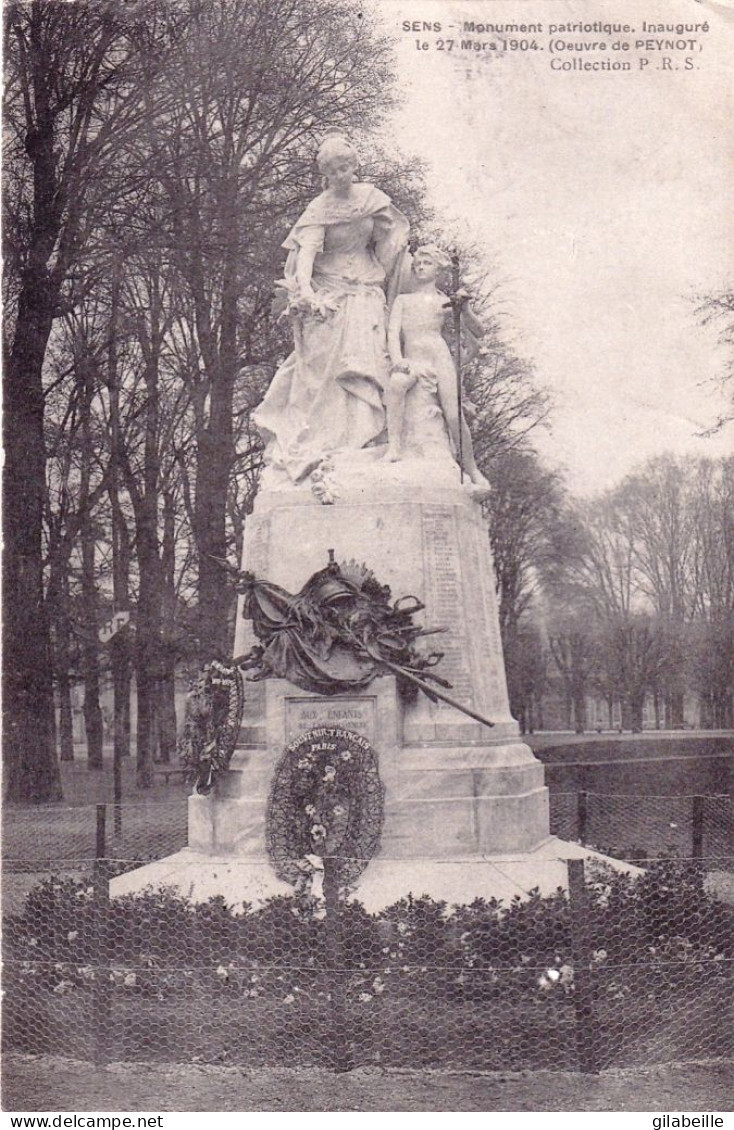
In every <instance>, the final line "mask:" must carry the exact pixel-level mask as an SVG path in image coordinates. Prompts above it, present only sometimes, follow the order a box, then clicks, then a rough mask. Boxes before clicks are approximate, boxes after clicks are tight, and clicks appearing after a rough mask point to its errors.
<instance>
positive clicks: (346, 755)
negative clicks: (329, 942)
mask: <svg viewBox="0 0 734 1130" xmlns="http://www.w3.org/2000/svg"><path fill="white" fill-rule="evenodd" d="M383 799H384V790H383V787H382V783H381V781H380V775H379V772H378V766H377V757H376V755H375V753H374V750H373V749H372V747H371V746H370V745H369V743H368V742H367V741H366V740H365V739H364V738H362V737H360V735H359V734H355V733H353V732H352V731H351V730H342V729H339V728H323V729H316V730H310V731H309V732H308V733H306V734H303V735H302V736H301V737H300V738H298V739H297V740H296V741H294V742H291V744H290V745H289V746H287V748H286V750H285V752H284V754H283V757H282V758H281V760H280V762H279V763H278V765H277V767H276V770H275V775H274V777H273V785H272V789H271V793H270V800H269V803H268V812H267V838H268V851H269V853H270V858H271V860H272V862H273V866H274V867H275V870H276V871H277V873H278V875H279V876H280V878H281V879H284V880H285V881H286V882H288V883H292V884H294V886H296V887H300V885H301V884H302V882H303V877H304V872H308V871H309V869H311V870H313V868H314V866H319V865H320V864H321V861H322V860H324V859H326V860H328V861H329V862H330V863H331V864H332V866H333V867H334V870H335V872H336V877H337V881H338V884H339V886H340V888H343V887H346V886H349V885H350V884H352V883H354V881H355V880H356V879H357V878H358V877H359V876H360V875H361V874H362V872H363V871H364V869H365V867H366V866H367V864H368V863H369V861H370V859H371V858H372V856H373V855H374V853H375V851H376V849H377V845H378V843H379V840H380V832H381V830H382V818H383ZM315 860H316V861H317V862H316V864H314V861H315Z"/></svg>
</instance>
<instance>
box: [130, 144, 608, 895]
mask: <svg viewBox="0 0 734 1130" xmlns="http://www.w3.org/2000/svg"><path fill="white" fill-rule="evenodd" d="M318 164H319V167H320V169H321V171H322V173H323V174H324V177H325V179H326V187H325V190H324V191H323V192H322V193H321V194H320V195H319V196H318V197H317V198H316V199H315V200H314V201H313V202H312V203H311V204H310V205H309V206H308V208H307V209H306V210H305V212H304V213H303V215H302V216H301V217H300V219H299V220H298V222H297V223H296V225H295V226H294V228H293V230H292V231H291V233H290V235H289V236H288V238H287V240H286V242H285V245H284V246H285V248H286V249H287V251H288V259H287V264H286V271H285V278H284V279H283V280H282V282H281V283H280V284H279V285H280V289H281V293H282V305H283V316H284V317H287V318H288V319H289V320H290V322H291V325H292V330H293V339H294V350H293V352H292V354H291V355H290V356H289V357H288V359H287V360H286V361H285V362H284V363H283V365H282V366H281V367H280V369H279V370H278V371H277V373H276V374H275V376H274V378H273V381H272V383H271V385H270V388H269V390H268V392H267V394H266V396H265V398H264V400H263V402H262V404H261V405H260V407H259V409H258V410H257V412H256V414H255V422H256V424H257V426H258V427H259V429H260V431H261V433H262V435H263V437H264V439H265V442H266V450H265V469H264V473H263V477H262V483H261V488H260V491H259V494H258V496H257V500H256V503H255V507H254V511H253V514H252V515H251V517H249V518H248V520H247V523H246V529H245V539H244V551H243V560H242V563H241V565H242V568H241V571H240V572H239V574H238V581H239V585H240V591H241V593H242V595H241V597H240V605H239V608H238V617H237V637H236V641H235V648H234V654H235V657H236V660H237V661H238V662H243V663H244V667H245V675H248V673H249V674H250V676H252V673H253V671H255V673H256V674H257V675H258V676H260V677H259V678H258V679H257V681H245V683H244V689H245V704H244V717H243V722H242V726H241V729H240V732H239V738H238V740H237V743H236V749H235V751H234V754H233V756H232V758H231V761H230V762H229V766H228V768H226V769H224V768H222V769H221V770H220V771H219V772H218V773H217V774H216V775H215V778H214V783H213V787H211V788H209V784H211V781H210V780H209V779H207V788H206V790H204V791H202V792H199V793H195V794H194V795H193V796H192V797H191V798H190V802H189V842H188V847H187V848H186V849H185V850H184V851H182V852H179V853H177V854H176V855H175V856H173V857H169V859H168V860H162V861H159V862H158V863H155V864H150V865H149V866H147V867H144V868H140V869H138V870H137V871H135V872H131V873H130V874H129V875H126V876H121V877H120V878H119V879H116V880H115V881H114V884H113V893H122V892H123V891H128V890H132V889H139V888H140V887H141V886H144V885H146V884H148V883H168V884H174V885H176V886H178V887H180V888H181V889H183V890H184V891H185V892H187V893H190V894H191V895H192V896H193V897H194V898H196V899H204V898H208V897H209V896H210V895H213V894H223V895H224V896H225V897H226V898H227V900H228V901H229V902H231V903H232V904H234V905H237V904H240V903H242V902H243V901H246V902H255V903H257V902H261V901H262V900H264V899H266V898H268V897H269V896H271V895H275V894H288V893H292V891H293V889H294V885H293V876H294V874H295V873H296V872H298V871H299V869H300V874H301V876H302V877H303V876H305V877H306V878H307V879H308V878H309V876H310V880H311V881H312V882H316V881H317V880H318V877H319V872H320V871H322V870H323V860H324V858H325V857H326V856H328V855H329V854H330V853H331V852H333V853H334V854H338V853H339V852H340V851H341V853H342V854H345V851H346V848H345V846H344V845H345V844H348V843H351V842H352V841H350V840H349V831H348V827H347V826H348V825H349V824H350V821H351V822H352V832H353V833H354V828H355V827H356V824H355V821H356V822H357V823H359V821H361V824H360V829H361V831H360V832H359V835H357V834H356V833H354V836H353V839H354V842H355V843H357V845H358V846H357V848H354V847H352V848H351V849H350V850H352V851H354V852H356V853H357V854H360V853H361V854H362V856H363V858H362V859H361V862H360V865H359V866H358V867H355V868H353V872H354V873H353V874H352V880H351V882H350V886H349V893H350V894H351V895H353V897H355V898H358V899H360V900H361V901H362V902H364V903H365V905H366V906H367V908H368V909H376V908H379V907H381V906H384V905H388V904H389V903H391V902H393V901H395V900H396V899H398V898H400V897H402V896H405V895H407V894H408V893H409V892H412V893H413V894H414V895H421V894H428V895H431V896H432V897H434V898H437V899H445V900H446V901H447V902H449V903H466V902H471V901H472V900H473V899H474V898H476V897H478V896H481V897H484V898H490V897H493V896H494V897H497V898H502V899H505V900H509V899H510V898H512V897H513V896H515V895H521V896H524V895H527V893H528V892H529V891H530V890H531V889H533V888H536V887H537V888H540V889H541V891H542V892H543V893H550V892H551V891H553V890H555V889H556V888H557V887H559V886H563V885H564V884H565V881H566V868H565V866H564V864H563V863H562V860H564V859H567V858H570V857H573V856H584V855H588V854H590V853H589V852H587V851H586V850H585V849H583V848H581V847H579V846H578V845H575V844H563V843H561V842H560V841H559V840H557V839H556V838H555V837H552V836H551V835H550V833H549V824H548V792H547V789H546V788H545V785H544V774H543V767H542V765H541V764H540V763H539V762H538V761H537V760H536V758H535V757H534V755H533V753H532V751H531V750H530V748H529V747H528V746H527V745H526V744H525V743H524V742H523V741H522V740H521V739H520V736H519V731H518V725H517V722H515V720H514V719H513V718H512V716H511V714H510V709H509V704H508V696H507V685H506V679H505V670H504V662H503V655H502V643H501V638H500V631H499V619H498V609H497V597H496V589H495V580H494V573H493V565H492V558H491V550H490V545H489V540H488V535H487V527H486V522H485V520H484V518H483V514H482V508H481V502H482V500H483V499H484V498H486V496H487V492H488V484H487V482H486V480H485V479H484V477H483V476H482V474H481V472H480V471H479V469H478V468H477V466H476V463H475V462H474V456H473V451H472V445H471V435H470V433H469V429H468V427H467V424H466V420H465V413H464V410H463V406H462V403H461V395H460V384H459V382H458V381H457V372H456V367H455V365H454V362H453V360H452V357H451V353H450V351H449V349H448V346H447V344H446V342H445V340H444V338H443V336H442V333H441V330H442V325H443V323H444V321H445V319H446V318H447V316H448V312H449V310H451V311H452V313H453V317H454V321H455V327H456V330H457V331H458V335H457V339H456V340H457V342H458V341H460V339H461V334H462V333H465V334H468V336H469V337H476V336H477V335H479V334H480V333H481V325H480V324H479V322H478V320H477V318H476V316H475V315H474V313H473V312H472V310H471V307H470V305H469V303H468V296H467V295H466V294H465V292H463V291H462V290H461V289H460V288H457V287H456V286H455V287H454V289H453V292H452V293H451V295H447V294H444V293H442V292H441V291H440V290H439V289H438V288H437V286H436V279H437V274H438V272H439V271H440V270H441V269H442V268H443V267H445V266H446V265H447V262H448V261H447V259H446V258H445V256H444V254H443V253H442V252H441V250H440V249H438V248H437V247H435V246H434V245H430V246H428V247H424V248H421V249H419V250H418V251H417V253H416V254H415V256H414V257H413V258H412V260H411V256H410V255H409V254H408V250H407V242H408V223H407V221H406V219H405V217H404V216H402V215H401V213H400V212H399V211H398V210H397V209H396V208H395V207H394V205H393V204H392V203H391V201H390V200H389V198H388V197H387V196H386V195H385V194H384V193H383V192H381V191H380V190H379V189H377V188H375V187H374V186H372V185H368V184H363V183H360V182H357V181H356V180H355V172H356V168H357V165H358V158H357V154H356V153H355V151H354V148H353V146H352V145H351V143H350V142H349V141H348V139H346V138H344V137H341V136H338V135H331V136H328V137H327V138H326V139H325V141H324V142H323V144H322V145H321V148H320V150H319V153H318ZM385 586H387V587H388V588H389V590H390V591H389V593H387V591H386V589H385ZM370 593H371V594H372V596H369V594H370ZM368 596H369V599H368ZM245 613H247V615H245ZM324 618H325V619H324ZM375 625H377V626H375ZM436 629H438V630H440V634H436V635H433V636H431V639H430V649H432V651H435V652H440V653H441V658H440V661H436V657H435V654H434V655H432V656H431V653H430V652H429V651H427V650H426V644H425V643H424V641H423V639H422V636H423V635H424V634H427V633H428V632H432V631H433V630H436ZM391 632H392V635H391V634H390V633H391ZM395 633H397V635H396V634H395ZM406 641H408V643H409V646H408V644H406ZM403 644H406V646H405V647H404V646H403ZM253 649H254V650H253ZM421 649H423V650H421ZM391 656H392V657H393V658H392V659H391V658H390V657H391ZM396 656H397V659H396V660H395V661H394V662H393V660H394V659H395V657H396ZM421 656H422V657H423V658H421ZM418 688H421V689H418ZM416 692H417V693H416ZM330 750H333V755H330V754H329V751H330ZM353 758H356V759H359V758H364V759H365V760H364V766H365V767H366V768H365V770H364V771H365V773H367V772H368V771H369V773H371V774H372V775H373V778H374V779H375V780H376V776H375V775H376V774H377V775H379V781H380V783H381V784H380V786H379V788H378V787H377V786H375V785H374V783H373V786H372V801H371V802H370V803H371V805H372V807H370V805H369V804H367V803H366V802H365V805H362V807H361V808H359V813H361V815H359V816H358V815H355V813H357V807H356V801H355V800H354V797H351V798H350V797H349V796H348V795H347V794H348V792H349V788H348V786H346V785H344V786H343V787H342V789H341V792H340V797H341V801H340V803H338V804H337V803H335V802H334V801H333V793H334V789H336V788H337V786H338V783H339V780H340V778H339V773H341V772H342V769H343V770H344V772H346V769H347V768H349V769H350V772H353V769H354V765H355V764H356V761H353V760H352V759H353ZM339 759H342V761H343V765H342V761H339ZM332 762H334V764H332ZM337 762H338V764H337ZM360 764H361V762H360ZM299 766H301V767H302V770H303V772H304V773H310V774H311V776H312V777H313V775H314V773H316V776H317V777H318V781H317V786H318V788H317V793H318V796H317V797H316V799H313V797H312V800H311V803H309V804H306V803H305V800H304V803H303V805H302V808H303V809H304V811H308V812H309V813H310V816H309V820H310V821H311V822H310V824H309V821H308V820H307V821H306V823H305V824H303V829H305V830H303V831H302V832H301V833H299V834H300V835H301V839H300V840H298V838H297V836H296V837H295V839H294V840H293V843H295V844H296V845H297V846H296V847H295V848H294V849H293V851H295V854H296V855H298V854H299V853H300V854H302V859H301V860H299V859H297V858H296V859H292V860H290V863H291V864H293V865H294V866H295V868H296V872H293V869H292V868H291V871H290V872H289V871H288V868H287V867H285V865H284V864H283V859H284V858H285V856H287V855H288V851H287V850H286V849H285V848H283V844H284V843H285V844H286V845H287V844H288V843H289V842H290V841H289V839H288V837H289V835H291V832H290V831H289V821H290V822H292V821H295V823H296V824H298V821H299V820H300V819H301V817H302V813H300V812H297V811H295V809H293V811H291V815H290V816H288V815H286V816H283V813H282V812H281V815H280V817H278V818H276V815H277V814H276V810H277V808H278V795H279V793H278V790H279V789H281V788H282V787H286V786H285V785H283V782H284V781H285V782H287V787H288V788H291V787H292V788H296V785H297V779H298V772H297V770H298V767H299ZM319 774H320V776H319ZM373 778H370V779H371V780H372V779H373ZM314 779H315V778H314ZM351 779H352V780H356V778H355V777H354V776H352V778H351ZM288 782H290V783H288ZM293 782H296V784H293ZM314 787H316V786H314ZM376 789H378V791H380V792H381V795H380V797H379V798H377V793H376V791H375V790H376ZM330 790H331V795H332V802H331V807H329V808H328V812H329V814H330V815H329V820H328V821H327V820H326V818H325V817H322V816H321V815H320V813H322V811H326V809H325V808H324V804H325V803H326V801H325V799H324V798H325V797H326V798H327V799H328V795H329V794H330ZM315 795H316V794H314V796H315ZM304 798H305V799H308V798H307V797H306V794H305V793H304ZM319 798H320V799H319ZM293 804H294V805H296V807H297V801H293ZM350 805H351V807H350ZM378 809H379V812H378ZM285 811H286V813H287V812H288V811H290V810H288V809H287V806H286V809H285ZM278 820H279V821H280V822H279V823H278ZM329 821H330V823H329ZM340 821H341V824H340ZM276 824H277V828H276V827H275V825H276ZM342 825H343V827H342ZM299 827H300V825H299ZM339 827H342V831H341V832H340V831H339ZM293 835H294V836H295V833H293ZM278 837H280V840H279V839H278ZM355 837H356V838H355ZM277 843H280V849H279V850H280V852H281V856H282V858H281V862H280V863H279V862H278V859H276V855H277V851H276V847H277ZM366 843H369V847H368V848H366V847H364V844H366ZM274 845H275V846H274ZM298 845H300V846H298ZM360 845H361V846H360ZM284 852H285V855H284V854H283V853H284ZM279 858H280V857H279ZM350 874H351V873H350Z"/></svg>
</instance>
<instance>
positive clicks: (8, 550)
mask: <svg viewBox="0 0 734 1130" xmlns="http://www.w3.org/2000/svg"><path fill="white" fill-rule="evenodd" d="M52 310H53V296H52V294H51V292H50V288H49V285H48V275H47V271H46V266H45V260H43V259H41V257H40V256H38V255H34V254H33V253H32V254H31V256H30V258H29V263H28V266H27V268H26V281H25V283H24V286H23V288H22V290H21V294H20V298H19V302H18V316H17V322H16V329H15V340H14V342H13V346H12V349H11V350H10V356H9V357H8V360H7V364H6V370H5V401H4V424H5V427H4V432H5V436H4V443H5V475H4V484H3V488H4V489H3V504H4V532H5V558H4V559H5V582H4V583H5V593H6V597H8V599H6V601H5V616H4V625H3V646H4V662H3V721H4V751H5V764H6V797H7V799H8V800H11V801H49V800H60V799H61V795H62V793H61V778H60V775H59V767H58V763H57V760H56V747H55V740H54V699H53V679H52V666H51V639H50V630H49V622H48V615H47V610H46V606H45V602H44V594H43V565H42V532H43V509H44V502H45V495H46V481H45V479H46V455H45V437H44V429H43V415H44V402H43V381H42V370H43V361H44V356H45V352H46V344H47V342H48V337H49V333H50V332H51V322H52ZM11 594H12V599H10V596H11Z"/></svg>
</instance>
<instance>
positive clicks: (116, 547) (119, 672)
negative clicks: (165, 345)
mask: <svg viewBox="0 0 734 1130" xmlns="http://www.w3.org/2000/svg"><path fill="white" fill-rule="evenodd" d="M119 287H120V263H119V258H117V257H116V258H115V261H114V267H113V278H112V292H111V295H112V298H111V314H110V339H109V348H108V358H107V362H108V370H107V384H108V389H109V397H110V473H109V483H108V488H107V492H108V495H109V499H110V509H111V512H112V600H113V607H114V610H115V612H128V613H129V612H130V536H129V530H128V527H127V522H126V521H125V515H124V513H123V511H122V506H121V505H120V488H119V484H120V477H121V474H122V467H121V463H120V454H121V453H120V447H121V436H120V391H119V379H118V371H117V313H118V302H119ZM110 666H111V670H112V693H113V696H114V706H113V710H114V737H113V741H114V752H113V756H114V759H115V762H116V763H117V762H119V760H120V759H121V758H123V757H129V756H130V692H131V685H132V656H131V649H130V629H129V628H127V627H123V628H122V629H120V631H118V632H116V634H115V635H114V636H113V637H112V639H111V640H110Z"/></svg>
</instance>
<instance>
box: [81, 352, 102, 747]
mask: <svg viewBox="0 0 734 1130" xmlns="http://www.w3.org/2000/svg"><path fill="white" fill-rule="evenodd" d="M79 347H80V352H81V356H80V357H79V358H78V362H77V365H78V370H79V377H80V379H81V382H82V402H81V410H82V421H81V474H80V484H79V510H80V514H81V531H80V541H81V557H82V678H83V680H84V730H85V734H86V739H87V768H88V769H92V770H98V769H102V767H103V760H102V745H103V741H104V726H103V721H102V708H101V706H100V702H99V625H98V617H97V578H96V576H95V567H96V556H97V554H96V544H95V532H94V521H93V515H92V511H91V505H90V480H91V466H92V433H91V415H92V400H93V398H94V369H93V367H92V364H91V361H90V358H89V356H88V355H87V345H86V342H84V341H83V340H82V341H80V343H79Z"/></svg>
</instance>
